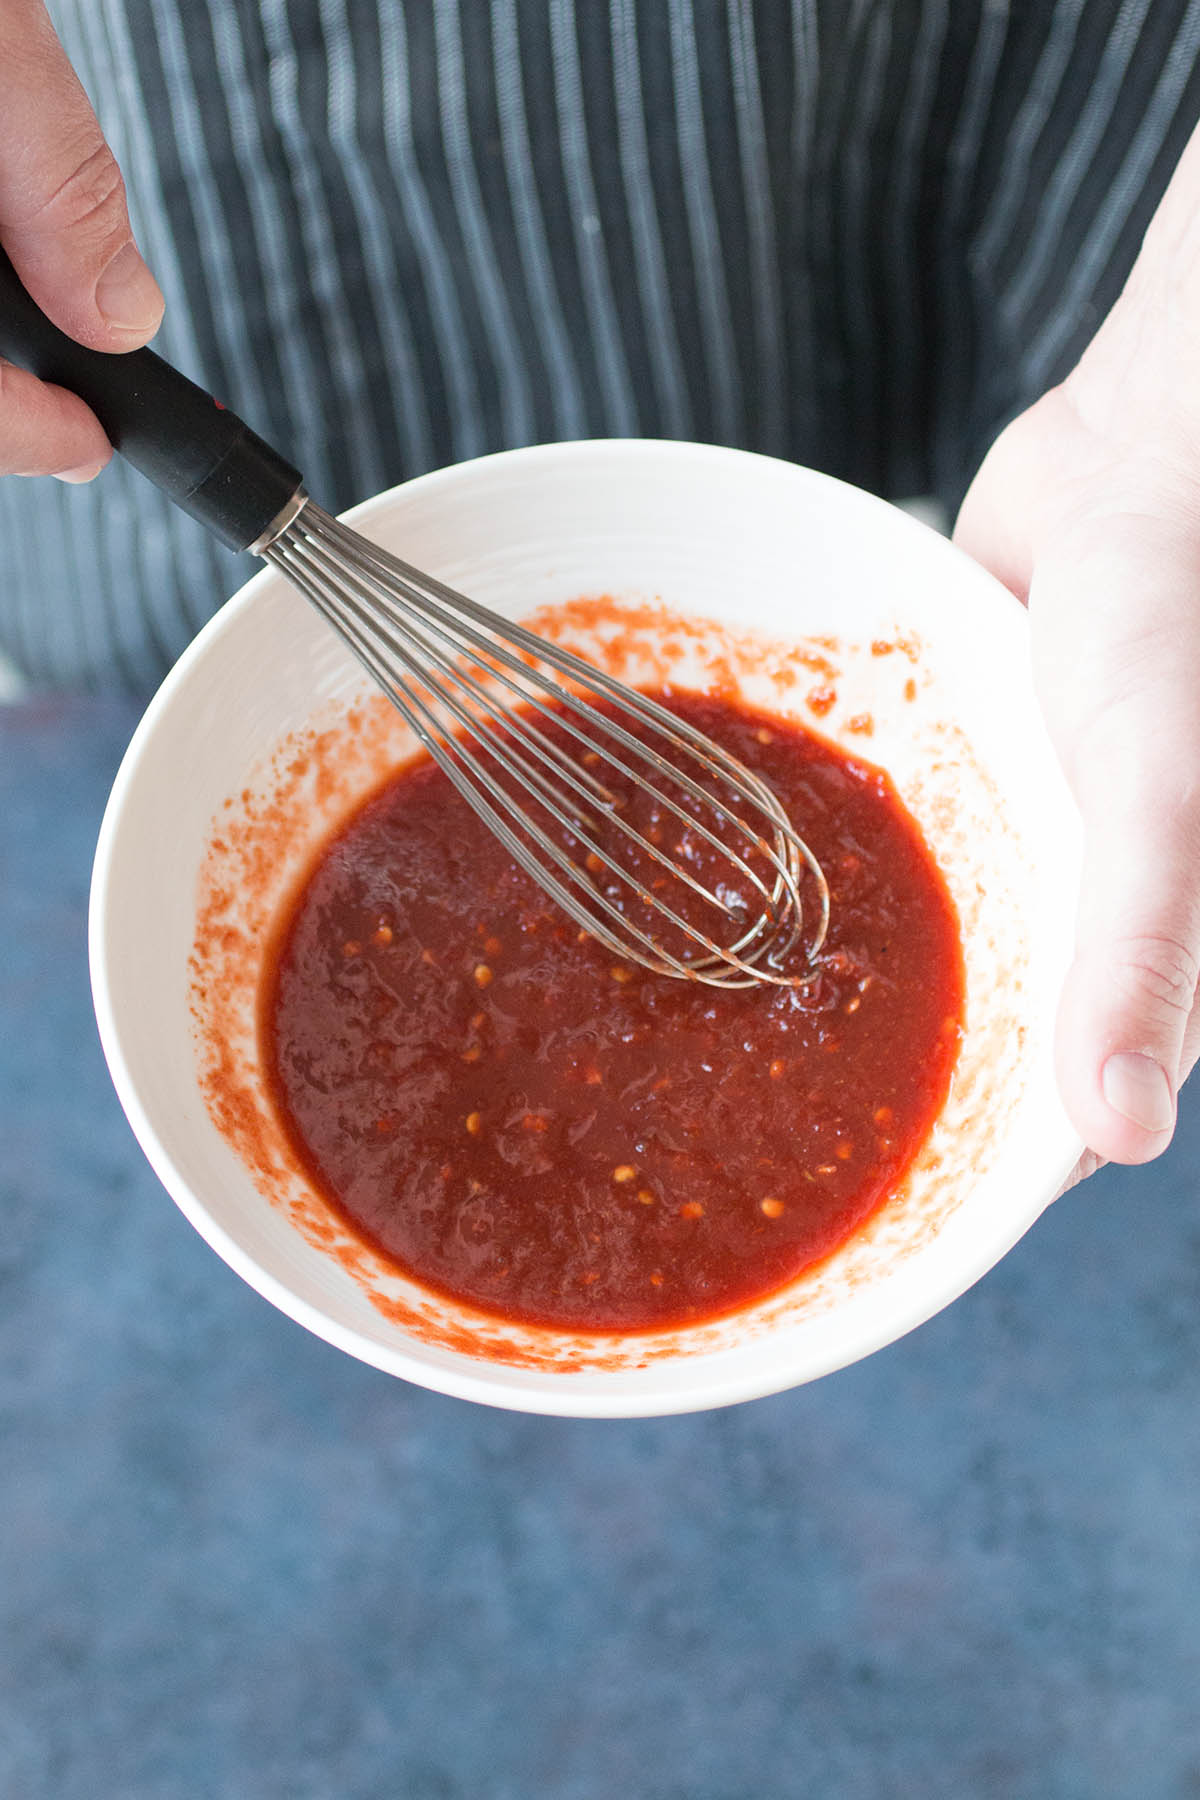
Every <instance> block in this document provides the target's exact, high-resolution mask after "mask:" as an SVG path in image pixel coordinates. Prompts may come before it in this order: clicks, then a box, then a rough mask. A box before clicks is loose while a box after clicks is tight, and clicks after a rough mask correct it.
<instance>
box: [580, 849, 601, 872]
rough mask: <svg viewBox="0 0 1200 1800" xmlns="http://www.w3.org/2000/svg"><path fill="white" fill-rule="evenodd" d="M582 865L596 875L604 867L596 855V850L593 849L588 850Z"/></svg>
mask: <svg viewBox="0 0 1200 1800" xmlns="http://www.w3.org/2000/svg"><path fill="white" fill-rule="evenodd" d="M583 866H584V868H585V869H587V870H589V871H590V872H591V874H593V875H598V874H599V873H600V871H601V869H602V868H603V867H604V864H603V862H602V861H601V859H600V857H598V856H597V855H596V852H595V851H594V850H591V851H589V852H588V855H587V856H586V857H585V859H584V864H583Z"/></svg>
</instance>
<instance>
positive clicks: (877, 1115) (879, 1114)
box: [871, 1106, 892, 1125]
mask: <svg viewBox="0 0 1200 1800" xmlns="http://www.w3.org/2000/svg"><path fill="white" fill-rule="evenodd" d="M871 1116H872V1118H873V1119H874V1121H875V1123H876V1125H890V1124H891V1122H892V1109H891V1107H890V1106H877V1107H876V1108H875V1111H874V1112H873V1113H872V1115H871Z"/></svg>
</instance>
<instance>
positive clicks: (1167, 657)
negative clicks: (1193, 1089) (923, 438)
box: [954, 141, 1200, 1177]
mask: <svg viewBox="0 0 1200 1800" xmlns="http://www.w3.org/2000/svg"><path fill="white" fill-rule="evenodd" d="M1181 183H1182V185H1183V188H1184V190H1185V192H1186V193H1187V194H1188V195H1189V196H1190V201H1191V204H1190V205H1188V206H1187V207H1186V208H1183V207H1178V206H1176V205H1175V204H1174V203H1175V202H1176V201H1177V200H1178V199H1179V184H1181ZM1198 184H1200V154H1198V151H1197V144H1196V142H1195V141H1194V142H1193V145H1192V146H1191V147H1190V148H1189V151H1188V153H1187V155H1186V156H1185V158H1184V160H1183V162H1181V164H1180V167H1179V169H1178V170H1177V172H1176V176H1175V178H1174V181H1173V184H1172V191H1171V193H1169V194H1168V198H1167V200H1166V201H1164V204H1163V207H1162V208H1160V212H1159V214H1158V215H1156V219H1155V223H1154V225H1153V226H1152V227H1151V231H1150V233H1148V235H1147V239H1146V245H1145V247H1144V248H1143V251H1142V255H1141V257H1140V258H1139V261H1138V264H1137V266H1136V268H1135V270H1134V273H1133V275H1132V277H1131V279H1130V282H1129V284H1128V286H1127V288H1126V290H1125V292H1124V294H1123V295H1122V297H1121V299H1120V301H1119V302H1118V303H1117V306H1116V307H1115V308H1114V309H1113V311H1112V313H1111V314H1110V315H1109V317H1108V319H1107V320H1106V321H1105V323H1104V325H1103V326H1102V327H1101V329H1100V331H1099V333H1098V334H1097V336H1096V338H1095V339H1094V340H1093V342H1092V344H1091V345H1090V346H1089V348H1088V350H1087V351H1086V352H1085V354H1084V356H1083V358H1082V359H1081V361H1080V363H1079V364H1078V366H1077V367H1076V369H1075V370H1074V371H1073V372H1072V374H1071V375H1070V376H1068V377H1067V379H1066V380H1065V381H1064V382H1063V384H1062V385H1061V387H1058V388H1056V389H1054V390H1052V391H1051V392H1050V393H1048V394H1046V395H1045V396H1044V397H1043V398H1042V399H1041V400H1039V401H1038V402H1037V404H1036V405H1035V406H1033V407H1031V408H1030V409H1029V411H1028V412H1026V413H1023V414H1022V415H1021V416H1020V417H1019V418H1018V419H1016V420H1015V421H1014V422H1013V423H1012V424H1011V425H1009V426H1008V428H1007V429H1006V430H1005V431H1004V432H1003V433H1002V434H1001V436H1000V437H999V438H998V439H997V441H996V443H995V445H994V446H993V448H992V450H991V452H990V453H989V455H988V456H987V458H986V460H985V461H984V463H983V466H982V468H981V469H980V471H979V473H978V475H977V476H976V478H975V481H974V483H973V484H972V487H971V489H970V492H969V493H968V495H967V498H966V500H965V502H964V503H963V507H962V511H961V512H960V514H959V518H958V522H957V525H956V527H955V532H954V536H955V541H956V542H957V543H958V544H960V545H961V546H962V547H963V548H964V549H966V550H967V551H969V552H970V554H971V555H972V556H974V557H975V558H976V559H977V560H978V561H979V562H981V563H983V564H984V566H985V567H987V568H988V569H990V570H991V571H992V572H993V573H994V574H996V575H997V576H999V578H1000V580H1002V581H1003V582H1004V583H1005V584H1006V585H1007V586H1008V587H1010V588H1011V589H1012V590H1013V592H1014V593H1015V594H1017V595H1018V596H1019V597H1020V598H1021V599H1024V600H1027V601H1028V605H1029V612H1030V626H1031V635H1032V654H1033V667H1034V680H1035V685H1036V689H1037V693H1038V697H1039V700H1040V703H1041V706H1042V709H1043V712H1044V715H1045V718H1046V723H1047V726H1048V728H1049V732H1050V736H1051V738H1052V740H1053V743H1054V745H1055V748H1056V750H1057V753H1058V756H1059V759H1060V761H1061V763H1062V766H1063V769H1064V771H1065V773H1066V776H1067V780H1068V782H1069V784H1070V786H1071V789H1072V792H1073V793H1074V796H1075V799H1076V801H1077V803H1078V805H1079V809H1080V812H1081V814H1082V818H1083V826H1084V846H1085V847H1084V866H1083V877H1082V887H1081V893H1080V897H1079V907H1078V914H1077V931H1076V945H1075V960H1074V963H1073V965H1072V967H1071V970H1070V973H1069V974H1068V976H1067V980H1066V985H1065V987H1064V990H1063V994H1062V998H1061V1002H1060V1006H1059V1014H1058V1029H1057V1040H1056V1064H1057V1073H1058V1082H1059V1088H1060V1091H1061V1093H1062V1097H1063V1100H1064V1102H1065V1105H1066V1108H1067V1111H1068V1113H1069V1115H1070V1117H1071V1119H1072V1121H1073V1123H1074V1124H1075V1126H1076V1128H1077V1129H1078V1131H1079V1133H1080V1135H1081V1136H1082V1138H1083V1139H1084V1141H1085V1142H1086V1144H1087V1145H1088V1146H1089V1150H1090V1153H1091V1154H1090V1155H1089V1156H1087V1157H1085V1158H1084V1159H1083V1161H1082V1162H1081V1164H1080V1165H1079V1167H1078V1169H1077V1170H1076V1177H1079V1176H1082V1175H1086V1174H1090V1173H1092V1172H1093V1170H1094V1169H1095V1168H1097V1167H1098V1166H1099V1165H1100V1163H1102V1162H1103V1161H1106V1160H1109V1159H1111V1160H1113V1161H1116V1162H1124V1163H1140V1162H1147V1161H1149V1160H1150V1159H1151V1158H1152V1157H1155V1156H1157V1155H1159V1153H1160V1152H1161V1151H1162V1150H1164V1149H1165V1148H1166V1146H1167V1144H1168V1143H1169V1142H1170V1138H1171V1133H1172V1130H1173V1128H1174V1122H1175V1097H1176V1094H1177V1093H1178V1090H1179V1087H1180V1085H1181V1083H1182V1082H1183V1080H1184V1079H1185V1077H1186V1076H1187V1074H1188V1073H1189V1071H1190V1070H1191V1068H1192V1066H1193V1064H1194V1063H1195V1061H1196V1059H1197V1053H1198V1052H1200V1009H1198V1008H1197V1004H1196V987H1197V968H1198V962H1200V231H1198V230H1197V228H1196V226H1195V225H1194V224H1193V223H1192V221H1193V220H1194V219H1195V218H1196V217H1197V211H1198V209H1197V207H1196V204H1195V199H1196V190H1197V186H1198Z"/></svg>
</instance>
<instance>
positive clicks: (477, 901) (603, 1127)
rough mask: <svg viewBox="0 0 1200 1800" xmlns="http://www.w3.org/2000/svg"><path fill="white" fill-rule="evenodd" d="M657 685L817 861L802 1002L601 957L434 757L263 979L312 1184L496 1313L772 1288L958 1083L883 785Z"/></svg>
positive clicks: (376, 819)
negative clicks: (827, 900)
mask: <svg viewBox="0 0 1200 1800" xmlns="http://www.w3.org/2000/svg"><path fill="white" fill-rule="evenodd" d="M657 697H658V698H659V699H661V700H662V701H663V703H664V704H665V705H667V706H668V707H669V708H670V710H672V711H673V712H675V713H676V714H677V715H678V716H680V717H681V718H683V719H685V720H687V721H688V722H689V723H690V724H692V725H694V726H695V727H697V728H698V729H699V730H701V731H703V732H706V733H708V734H709V735H710V736H712V737H713V738H715V739H716V740H717V741H718V742H719V743H721V744H723V745H725V746H726V747H727V748H728V749H729V750H730V751H732V753H733V754H734V755H735V756H737V757H738V758H740V760H741V761H742V762H743V763H745V764H746V765H747V766H748V767H749V768H751V769H753V770H754V771H756V772H757V773H759V774H760V775H761V776H762V777H763V778H764V779H765V780H766V781H767V782H768V783H769V784H770V786H771V787H772V788H773V789H774V791H775V792H776V793H777V794H778V796H779V798H780V799H781V801H782V803H783V805H784V807H785V809H786V811H787V812H788V815H789V817H790V818H791V819H792V820H793V822H794V823H795V825H796V827H797V829H798V830H799V831H800V832H801V834H802V835H803V836H804V837H805V838H806V840H807V841H808V842H809V844H810V845H811V847H812V849H813V850H814V852H815V854H816V856H817V858H818V860H819V861H820V863H821V865H822V867H823V869H824V871H825V873H826V876H827V878H828V880H829V884H830V888H831V918H830V928H829V933H828V937H827V939H826V942H825V945H824V947H823V949H822V951H821V954H820V956H819V958H818V959H817V962H816V964H815V965H814V967H813V969H812V971H811V975H810V977H809V979H808V980H806V981H805V983H804V984H803V985H802V986H800V987H774V986H772V987H761V986H759V987H754V988H749V989H736V990H723V991H717V990H714V989H712V988H709V987H706V986H703V985H701V984H699V983H696V982H689V981H681V980H672V979H670V978H667V977H665V976H656V975H653V974H650V973H648V972H646V971H643V970H642V969H640V968H638V967H637V966H635V965H633V964H628V963H622V962H618V961H615V960H614V958H613V956H612V954H611V952H609V951H606V950H605V949H603V948H602V947H601V946H600V945H599V944H597V943H596V942H595V941H594V939H592V938H590V937H588V936H587V935H586V934H583V933H581V932H580V931H579V929H578V927H577V926H576V925H575V924H574V923H573V922H572V921H571V920H569V919H567V918H566V917H565V915H563V914H562V913H561V912H560V911H559V910H558V909H557V908H556V907H555V906H554V904H553V902H552V901H550V900H549V899H548V898H547V897H546V896H545V895H544V894H543V893H542V891H541V889H540V888H539V887H538V886H537V885H536V884H535V883H534V882H533V881H532V879H531V878H530V877H529V876H527V875H526V874H524V873H523V872H522V871H521V870H520V869H519V868H518V867H517V866H516V865H515V864H514V863H513V861H512V859H511V858H510V856H509V854H508V852H507V851H506V850H505V849H504V848H503V846H502V845H501V844H500V843H498V841H497V840H496V839H495V838H494V837H493V836H492V835H491V833H490V832H489V831H488V830H487V828H486V826H484V825H483V824H482V823H481V822H480V821H479V820H478V819H477V818H476V816H475V814H474V813H473V812H472V811H471V809H470V808H469V806H468V805H467V804H466V802H465V801H464V800H462V799H461V798H460V796H459V795H458V794H457V793H456V792H455V791H454V789H453V788H452V786H451V785H450V783H449V781H448V780H447V779H446V777H445V776H444V775H443V774H442V773H441V771H440V770H439V769H437V767H436V766H435V765H434V764H432V763H431V762H429V761H428V760H426V759H421V760H419V761H417V762H415V763H412V764H409V765H408V766H406V767H405V768H404V769H402V770H401V771H399V772H398V773H397V774H395V775H394V776H393V777H391V778H390V779H389V780H388V782H387V783H386V784H385V785H384V786H383V787H382V788H381V789H379V790H378V791H377V792H375V793H374V794H373V795H372V796H370V797H369V798H368V799H367V800H366V801H365V802H364V803H363V804H362V805H361V806H360V807H359V808H358V809H357V810H356V811H355V812H354V813H353V815H352V816H351V817H349V818H348V819H347V820H346V821H345V822H344V823H343V824H342V825H341V827H340V828H339V829H338V830H337V831H336V833H335V834H334V835H333V837H332V838H331V839H330V840H329V841H328V842H327V843H326V845H325V846H324V847H323V849H322V851H321V853H320V855H319V857H318V858H317V860H316V862H315V864H314V866H313V867H312V869H311V870H310V872H309V874H308V877H307V879H306V881H305V882H304V884H303V886H302V888H301V890H300V892H299V894H298V895H297V897H296V898H295V900H294V902H293V904H292V906H291V908H290V910H289V912H288V916H287V917H286V919H285V920H284V923H283V925H282V927H281V929H280V931H279V933H278V936H277V941H276V944H275V947H274V950H273V953H272V955H271V957H270V958H269V960H268V966H267V970H266V974H265V978H264V981H263V985H262V990H261V996H260V1033H261V1040H262V1049H263V1064H264V1067H265V1068H266V1070H267V1072H268V1079H269V1083H270V1087H271V1092H272V1098H273V1102H274V1105H275V1107H276V1110H277V1111H278V1113H279V1116H280V1118H281V1120H282V1121H283V1123H284V1126H285V1128H286V1130H287V1133H288V1136H289V1138H290V1140H291V1142H292V1144H293V1146H294V1148H295V1150H296V1153H297V1155H298V1156H299V1158H300V1160H301V1161H302V1163H303V1164H304V1166H305V1168H306V1170H307V1173H308V1176H309V1179H310V1180H311V1182H312V1184H313V1186H314V1187H315V1188H316V1189H317V1191H318V1192H320V1193H321V1194H322V1195H323V1196H324V1198H325V1200H326V1201H327V1203H328V1204H329V1205H330V1206H331V1207H332V1208H334V1210H335V1211H337V1212H338V1213H340V1214H341V1215H342V1216H343V1218H344V1219H345V1220H347V1221H348V1222H349V1224H350V1225H351V1226H352V1227H353V1229H354V1230H355V1231H356V1232H357V1233H359V1234H360V1235H361V1236H362V1237H363V1238H365V1239H366V1240H367V1241H368V1242H370V1243H371V1244H372V1245H373V1246H374V1247H375V1248H376V1249H377V1250H379V1251H380V1252H381V1253H382V1254H383V1255H384V1256H385V1257H386V1258H388V1259H390V1260H391V1261H392V1262H394V1263H395V1264H396V1265H398V1266H399V1267H400V1268H401V1269H402V1270H403V1271H404V1272H405V1273H406V1274H408V1275H410V1276H412V1277H413V1278H414V1279H416V1280H417V1281H418V1282H420V1283H422V1284H423V1285H424V1286H425V1287H427V1288H429V1289H432V1290H433V1291H435V1292H440V1293H444V1294H448V1295H450V1296H452V1297H454V1298H455V1299H457V1300H460V1301H465V1302H467V1303H468V1304H470V1305H472V1306H474V1307H477V1308H480V1309H481V1310H483V1311H484V1312H489V1313H492V1314H495V1315H498V1316H500V1317H502V1318H506V1319H514V1320H519V1321H522V1322H526V1323H530V1324H534V1325H546V1326H554V1327H567V1328H575V1329H579V1330H585V1331H589V1332H621V1333H626V1332H638V1331H649V1330H656V1329H663V1328H667V1327H671V1326H677V1325H681V1324H693V1323H696V1322H699V1321H703V1320H706V1319H711V1318H715V1317H718V1316H720V1315H722V1314H726V1313H729V1312H732V1311H735V1310H737V1309H738V1308H739V1307H742V1306H745V1305H747V1304H749V1303H751V1302H753V1301H755V1300H758V1299H760V1298H762V1297H763V1296H764V1295H766V1294H769V1293H771V1292H773V1291H775V1290H777V1289H779V1288H781V1287H783V1286H785V1285H786V1284H787V1283H788V1282H790V1281H792V1280H793V1279H794V1278H795V1277H796V1276H797V1275H799V1274H800V1273H801V1272H802V1271H803V1270H805V1269H806V1268H809V1267H811V1266H812V1265H813V1264H814V1263H816V1262H819V1261H820V1260H822V1259H823V1258H825V1257H826V1256H828V1255H830V1254H831V1253H832V1252H833V1251H834V1250H836V1249H837V1248H838V1246H839V1245H841V1244H842V1243H844V1242H845V1240H846V1238H847V1237H848V1236H849V1235H850V1234H851V1233H852V1232H854V1231H855V1229H856V1228H857V1227H859V1226H860V1225H861V1224H863V1223H864V1222H865V1221H866V1220H867V1219H868V1218H870V1217H871V1216H872V1214H873V1213H875V1212H876V1211H877V1209H878V1208H879V1207H880V1206H881V1205H882V1204H883V1202H884V1201H885V1200H886V1199H887V1197H888V1196H889V1194H891V1193H892V1192H893V1191H894V1189H895V1187H896V1184H897V1182H898V1181H899V1179H900V1178H901V1176H902V1175H903V1173H904V1171H905V1169H906V1168H907V1167H908V1165H909V1163H910V1162H911V1161H912V1159H913V1157H914V1156H915V1155H916V1153H917V1151H918V1150H919V1148H920V1146H921V1144H922V1143H923V1142H924V1140H925V1138H926V1136H927V1135H928V1132H929V1130H930V1127H931V1125H932V1123H933V1121H934V1119H935V1118H936V1117H937V1115H938V1113H939V1111H940V1109H941V1107H942V1104H943V1102H944V1100H945V1097H946V1093H947V1090H948V1086H949V1082H950V1078H951V1074H952V1071H953V1067H954V1061H955V1056H956V1053H957V1049H958V1044H959V1039H960V1034H961V1025H962V1012H963V968H962V955H961V947H960V943H959V936H958V929H957V922H956V919H955V916H954V909H953V906H952V904H951V901H950V898H949V895H948V893H947V891H946V888H945V885H944V883H943V881H942V878H941V876H940V874H939V872H938V870H937V868H936V866H935V864H934V862H933V860H932V858H931V857H930V855H929V852H928V850H927V849H926V847H925V845H924V843H923V841H922V839H921V837H920V834H919V833H918V831H917V829H916V827H915V825H914V824H913V823H912V821H911V819H910V818H909V817H908V815H907V813H906V812H905V811H904V809H903V807H902V806H901V805H900V802H899V800H898V799H897V797H896V794H895V792H894V790H893V789H892V787H891V784H890V782H889V781H888V778H887V776H886V775H884V774H883V773H881V772H880V771H879V770H878V769H875V768H873V767H871V766H870V765H869V764H867V763H866V762H863V761H860V760H858V759H856V758H852V757H849V756H847V755H846V754H845V753H843V752H842V751H841V750H839V749H837V748H835V747H834V746H833V745H831V744H829V743H828V742H826V741H825V740H823V739H821V738H819V737H817V736H815V735H814V734H812V733H810V732H807V731H805V730H804V729H803V728H802V727H800V726H798V725H795V724H793V723H789V722H785V721H781V720H779V719H777V718H775V717H773V716H768V715H765V714H761V713H758V712H754V711H752V710H750V709H748V708H746V707H744V706H742V705H741V704H735V703H733V702H731V701H729V700H726V699H721V698H717V697H701V696H697V695H693V694H683V693H671V692H665V693H663V694H661V695H659V696H657ZM625 798H626V800H627V804H628V807H629V814H628V816H629V817H630V819H631V822H633V823H635V824H637V823H639V822H640V823H644V821H639V819H638V816H637V808H638V806H639V804H641V801H640V799H639V796H638V795H637V793H636V792H630V793H629V794H628V796H626V797H625ZM704 854H705V852H704V848H703V846H700V848H699V850H698V851H697V855H698V856H699V859H700V861H699V863H698V864H696V865H693V867H694V872H697V873H699V874H700V875H701V876H702V875H703V874H704V867H703V858H704ZM713 854H715V852H714V853H713Z"/></svg>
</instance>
